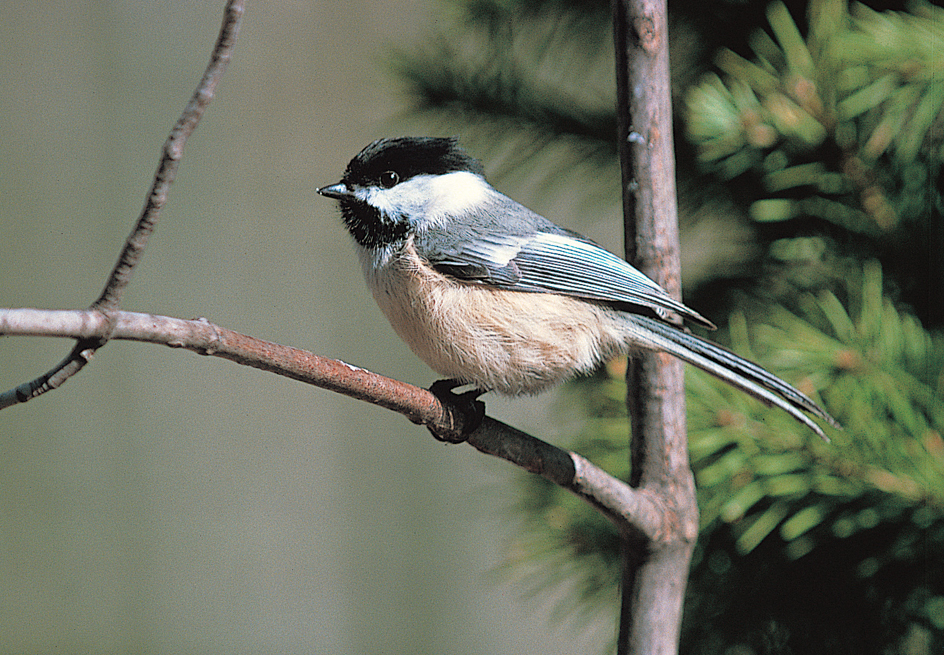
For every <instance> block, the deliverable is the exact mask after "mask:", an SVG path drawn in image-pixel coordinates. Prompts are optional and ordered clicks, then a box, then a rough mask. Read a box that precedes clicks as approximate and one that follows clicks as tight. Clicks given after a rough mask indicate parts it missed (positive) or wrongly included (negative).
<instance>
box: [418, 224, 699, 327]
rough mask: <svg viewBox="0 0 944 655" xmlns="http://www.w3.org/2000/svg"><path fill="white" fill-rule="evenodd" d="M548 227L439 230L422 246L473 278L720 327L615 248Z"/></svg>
mask: <svg viewBox="0 0 944 655" xmlns="http://www.w3.org/2000/svg"><path fill="white" fill-rule="evenodd" d="M542 227H543V228H544V229H543V230H541V231H536V232H532V233H531V234H525V235H515V234H513V233H510V234H509V233H504V234H503V233H500V232H498V231H492V232H489V233H488V234H486V235H484V236H483V235H476V236H475V238H469V235H465V238H461V239H460V238H454V237H451V238H450V237H447V236H445V235H438V236H437V237H436V238H426V239H423V240H422V241H420V242H418V246H419V250H420V255H421V256H423V257H425V258H426V259H427V260H428V261H429V262H430V264H432V265H433V267H435V268H436V269H437V270H438V271H440V272H441V273H444V274H446V275H450V276H452V277H455V278H457V279H460V280H464V281H467V282H476V283H480V284H488V285H492V286H496V287H499V288H502V289H508V290H513V291H531V292H543V293H559V294H562V295H566V296H575V297H578V298H585V299H588V300H599V301H603V302H612V303H626V304H630V305H638V306H643V307H648V308H650V309H652V310H654V311H655V312H656V313H657V314H658V315H660V316H664V315H665V314H666V312H675V313H677V314H679V315H681V316H683V317H685V318H687V319H690V320H692V321H694V322H696V323H698V324H700V325H703V326H705V327H709V328H714V325H713V324H712V323H711V321H709V320H708V319H706V318H705V317H704V316H702V315H701V314H699V313H698V312H696V311H695V310H693V309H690V308H688V307H686V306H685V305H683V304H682V303H680V302H679V301H677V300H675V299H674V298H672V297H671V296H670V295H669V294H668V293H666V291H664V290H663V289H662V287H660V286H659V285H658V284H656V283H655V282H653V281H652V280H650V279H649V278H648V277H646V276H645V275H643V274H642V273H641V272H640V271H638V270H637V269H636V268H634V267H633V266H631V265H630V264H628V263H627V262H625V261H624V260H622V259H620V258H619V257H617V256H616V255H614V254H612V253H611V252H609V251H607V250H605V249H603V248H601V247H600V246H598V245H597V244H595V243H593V242H592V241H590V240H588V239H585V238H584V237H581V236H579V235H577V234H574V233H572V232H569V231H567V230H564V229H562V228H559V227H557V226H556V225H553V224H552V223H548V224H547V226H542Z"/></svg>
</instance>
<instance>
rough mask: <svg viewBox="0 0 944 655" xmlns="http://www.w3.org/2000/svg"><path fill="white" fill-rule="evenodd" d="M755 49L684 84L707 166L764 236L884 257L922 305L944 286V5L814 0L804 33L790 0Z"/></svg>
mask: <svg viewBox="0 0 944 655" xmlns="http://www.w3.org/2000/svg"><path fill="white" fill-rule="evenodd" d="M767 17H768V20H769V23H770V34H768V33H766V32H761V31H758V32H757V33H755V34H754V35H753V37H752V38H751V47H752V48H753V50H754V53H755V56H754V58H753V59H751V60H748V59H746V58H744V57H741V56H740V55H738V54H735V53H734V52H733V51H731V50H727V49H725V50H722V51H721V53H720V54H719V55H718V57H717V58H716V64H717V67H718V69H719V71H720V74H716V73H712V74H710V75H707V76H706V77H705V78H704V79H703V80H702V81H701V82H700V83H699V84H697V85H695V86H693V87H692V88H690V89H689V90H688V92H687V94H686V98H685V100H686V112H685V121H686V131H687V134H688V137H689V139H690V141H691V142H692V143H693V144H694V145H695V146H696V148H697V153H698V158H699V159H700V161H701V162H702V164H703V168H704V169H705V170H707V171H710V172H712V173H713V174H715V175H716V176H717V177H718V178H720V179H721V180H725V181H727V184H728V185H729V186H730V187H731V188H736V189H737V190H738V195H739V199H740V202H743V203H744V204H746V205H747V206H748V207H749V211H748V213H749V215H750V217H751V218H752V219H753V220H754V222H755V224H756V225H757V226H758V228H759V229H761V230H762V231H763V232H764V233H767V234H771V235H773V236H774V238H782V237H783V236H784V234H783V233H784V232H790V233H792V235H793V236H797V235H800V236H803V237H812V236H816V237H820V238H822V237H827V238H825V239H824V241H823V242H824V243H825V244H826V246H827V247H828V248H830V249H834V250H836V251H837V252H838V253H839V254H840V255H844V254H848V255H852V256H858V257H863V256H865V257H876V258H878V259H879V260H880V261H881V262H882V263H883V266H884V268H885V270H886V273H887V274H889V275H890V276H891V277H893V278H894V279H895V280H896V281H897V282H898V285H899V288H900V289H901V290H902V292H903V294H904V298H905V299H906V300H907V301H908V302H909V303H911V304H912V305H913V306H914V307H915V309H916V311H917V312H918V313H919V315H920V316H921V317H922V318H923V319H924V320H925V321H926V322H928V323H929V324H932V325H940V324H942V322H944V310H942V308H941V303H939V302H936V301H935V300H934V299H933V298H931V297H929V296H928V294H927V293H926V289H927V288H935V287H940V286H941V285H942V284H944V260H942V259H941V257H940V250H941V247H942V245H944V220H942V213H944V196H942V190H944V168H942V163H944V77H942V72H944V9H942V8H940V7H936V6H933V5H931V4H928V3H927V2H918V3H916V4H915V5H914V6H913V10H912V12H911V13H899V12H882V13H879V12H875V11H872V10H870V9H868V8H866V7H864V6H862V5H853V7H852V12H851V13H850V12H849V11H848V10H847V8H846V2H845V0H813V1H812V2H811V3H810V6H809V25H808V29H807V31H806V36H805V37H804V36H802V35H801V33H800V29H799V28H798V27H797V25H796V24H795V23H794V22H793V19H792V18H791V16H790V14H789V13H788V11H787V9H786V7H785V6H784V5H783V4H782V3H781V2H779V0H778V1H776V2H773V3H772V4H771V5H770V6H769V8H768V12H767Z"/></svg>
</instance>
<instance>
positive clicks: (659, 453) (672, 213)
mask: <svg viewBox="0 0 944 655" xmlns="http://www.w3.org/2000/svg"><path fill="white" fill-rule="evenodd" d="M613 31H614V40H615V46H616V47H615V52H616V85H617V114H618V121H619V123H618V130H619V133H618V136H619V151H620V162H621V166H622V182H623V184H622V187H623V215H624V225H625V236H626V242H625V248H626V258H627V260H628V261H630V262H632V263H633V264H634V265H635V266H636V267H637V268H639V269H640V270H642V272H643V273H645V274H646V275H648V276H649V277H651V278H652V279H654V280H655V281H656V282H658V283H659V284H660V285H662V286H663V287H664V288H665V289H666V290H667V291H669V293H671V294H673V295H674V296H676V297H680V272H679V271H680V265H679V239H678V218H677V210H676V200H675V164H674V155H673V143H672V96H671V88H670V82H669V53H668V32H667V21H666V4H665V0H613ZM682 366H683V365H682V363H681V362H680V361H678V360H676V359H674V358H671V357H669V356H667V355H659V354H650V353H644V354H640V355H638V356H636V357H634V358H632V359H631V360H630V366H629V369H628V372H627V381H628V383H629V392H628V397H627V406H628V408H629V415H630V422H631V429H632V437H631V439H632V441H631V453H632V455H631V457H632V474H631V479H630V484H632V485H633V486H634V487H639V488H640V489H643V490H646V491H651V492H652V493H653V494H655V495H657V496H659V497H660V498H661V499H662V502H663V503H664V506H665V511H666V512H668V513H670V514H671V515H673V520H672V521H670V522H669V524H670V525H671V526H672V527H673V529H672V530H671V534H668V533H667V534H664V535H662V537H661V539H659V540H658V541H653V542H649V541H647V540H642V539H640V538H639V537H638V536H636V535H624V539H623V548H624V557H623V561H624V573H623V592H622V610H621V616H620V633H619V642H618V644H619V645H618V652H619V653H621V654H622V653H625V654H630V653H632V654H639V655H643V654H645V655H670V654H672V653H676V652H677V651H678V637H679V626H680V622H681V616H682V600H683V597H684V593H685V583H686V580H687V577H688V567H689V562H690V560H691V555H692V551H693V549H694V546H695V539H696V537H697V534H698V506H697V504H696V499H695V485H694V480H693V477H692V473H691V469H690V467H689V463H688V447H687V434H686V426H685V398H684V378H683V369H682Z"/></svg>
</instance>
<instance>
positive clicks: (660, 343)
mask: <svg viewBox="0 0 944 655" xmlns="http://www.w3.org/2000/svg"><path fill="white" fill-rule="evenodd" d="M627 319H628V321H627V322H628V325H627V327H628V329H629V330H630V332H631V338H630V340H629V341H630V343H634V344H636V345H641V346H644V347H647V348H650V349H654V350H662V351H665V352H667V353H669V354H670V355H674V356H676V357H678V358H679V359H681V360H683V361H686V362H688V363H689V364H692V365H694V366H697V367H698V368H700V369H702V370H704V371H706V372H708V373H711V374H712V375H714V376H715V377H717V378H720V379H722V380H724V381H725V382H727V383H728V384H730V385H732V386H734V387H737V388H738V389H740V390H742V391H744V392H745V393H747V394H750V395H751V396H754V397H755V398H757V399H758V400H760V401H761V402H763V403H764V404H766V405H774V406H777V407H780V408H781V409H783V410H784V411H785V412H787V413H788V414H790V416H792V417H794V418H795V419H796V420H798V421H800V422H801V423H803V424H804V425H807V426H809V428H810V429H811V430H813V431H814V432H815V433H816V434H818V435H819V436H820V437H822V438H823V439H824V440H827V441H828V439H827V438H826V435H825V434H824V433H823V430H822V429H821V428H820V427H819V426H818V425H817V424H816V423H814V422H813V420H812V419H811V418H810V417H809V416H807V415H806V414H804V413H803V412H808V413H810V414H812V415H813V416H816V417H818V418H821V419H822V420H824V421H826V422H827V423H829V425H831V426H833V427H837V428H838V427H840V426H839V423H837V422H836V420H835V419H834V418H833V417H832V416H830V415H829V414H828V413H827V412H826V410H824V409H823V408H822V407H820V406H819V405H817V404H816V403H815V402H813V401H812V400H810V399H809V398H808V397H807V396H806V395H805V394H803V393H801V392H800V391H798V390H797V389H795V388H794V387H793V386H791V385H789V384H787V383H786V382H784V381H783V380H781V379H780V378H778V377H777V376H776V375H773V374H772V373H770V372H768V371H766V370H764V369H763V368H761V367H760V366H758V365H757V364H754V363H753V362H750V361H748V360H746V359H744V358H743V357H740V356H738V355H735V354H734V353H733V352H731V351H730V350H727V349H725V348H722V347H721V346H719V345H717V344H714V343H711V342H710V341H706V340H705V339H702V338H700V337H696V336H695V335H693V334H689V333H687V332H683V331H682V330H680V329H678V328H676V327H674V326H672V325H669V324H667V323H662V322H660V321H657V320H655V319H652V318H649V317H647V316H639V315H636V314H633V315H629V316H627Z"/></svg>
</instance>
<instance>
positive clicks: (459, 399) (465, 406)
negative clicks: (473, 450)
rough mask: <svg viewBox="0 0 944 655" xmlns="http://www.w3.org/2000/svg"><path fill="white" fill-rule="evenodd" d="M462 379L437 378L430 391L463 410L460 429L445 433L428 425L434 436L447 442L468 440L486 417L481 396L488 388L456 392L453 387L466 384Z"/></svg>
mask: <svg viewBox="0 0 944 655" xmlns="http://www.w3.org/2000/svg"><path fill="white" fill-rule="evenodd" d="M465 384H466V383H465V382H462V381H461V380H437V381H436V382H434V383H433V384H432V386H431V387H430V388H429V391H430V393H432V394H433V395H434V396H436V397H437V398H439V399H440V400H442V401H444V402H446V403H449V404H450V405H452V406H458V407H459V409H460V411H461V412H462V414H463V416H462V421H461V424H460V428H461V429H460V430H457V431H450V432H448V433H443V432H440V431H437V430H434V429H433V428H431V427H429V426H427V427H428V429H429V431H430V432H431V433H432V435H433V437H435V438H436V439H438V440H439V441H444V442H446V443H462V442H463V441H466V440H468V438H469V435H470V434H472V433H473V432H475V431H476V430H477V429H478V427H479V426H480V425H481V424H482V421H483V420H484V419H485V403H483V402H482V401H481V400H479V399H478V398H479V396H481V395H482V394H484V393H486V391H487V390H486V389H470V390H469V391H464V392H463V393H454V392H453V389H455V388H457V387H461V386H464V385H465Z"/></svg>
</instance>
